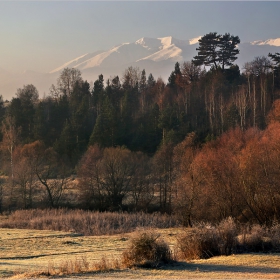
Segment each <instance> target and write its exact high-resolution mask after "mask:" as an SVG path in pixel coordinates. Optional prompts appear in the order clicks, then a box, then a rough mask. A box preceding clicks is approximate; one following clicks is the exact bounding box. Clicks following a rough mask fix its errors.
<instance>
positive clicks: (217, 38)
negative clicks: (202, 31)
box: [193, 32, 240, 70]
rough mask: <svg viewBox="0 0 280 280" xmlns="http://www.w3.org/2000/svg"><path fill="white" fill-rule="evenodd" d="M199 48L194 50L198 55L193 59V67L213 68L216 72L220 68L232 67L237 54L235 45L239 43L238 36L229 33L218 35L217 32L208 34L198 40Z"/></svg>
mask: <svg viewBox="0 0 280 280" xmlns="http://www.w3.org/2000/svg"><path fill="white" fill-rule="evenodd" d="M198 42H199V47H198V48H197V49H196V50H197V51H198V55H196V56H195V57H194V58H193V63H194V64H195V65H202V64H204V65H206V66H214V68H215V69H216V70H217V69H218V68H219V67H221V69H222V70H224V69H225V66H231V65H233V62H234V61H235V60H236V59H237V57H236V55H237V54H239V50H238V49H237V45H238V44H239V43H240V39H239V37H238V36H232V35H230V34H229V33H226V34H225V35H219V34H217V32H210V33H208V34H206V35H204V36H203V37H201V39H199V40H198Z"/></svg>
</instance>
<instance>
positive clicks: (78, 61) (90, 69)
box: [0, 36, 280, 99]
mask: <svg viewBox="0 0 280 280" xmlns="http://www.w3.org/2000/svg"><path fill="white" fill-rule="evenodd" d="M199 38H200V37H197V38H193V39H191V40H187V41H183V40H178V39H176V38H174V37H171V36H170V37H164V38H146V37H143V38H141V39H139V40H137V41H136V42H133V43H123V44H120V45H118V46H114V47H112V48H111V49H109V50H106V51H95V52H93V53H87V54H84V55H82V56H79V57H77V58H75V59H73V60H71V61H69V62H66V63H65V64H63V65H61V66H59V67H57V68H56V69H53V70H52V71H50V72H49V73H36V72H33V71H25V72H24V73H22V74H21V75H18V74H17V75H14V74H11V73H8V72H7V71H5V69H0V94H2V95H3V97H4V99H11V98H12V97H13V96H14V95H15V92H16V89H17V88H20V87H22V86H23V85H24V84H29V83H32V84H34V85H35V86H36V87H37V88H38V90H39V92H40V96H43V94H44V93H46V94H48V92H49V88H50V86H51V84H55V83H56V79H57V78H58V76H59V73H60V72H61V71H62V70H63V69H64V68H66V67H69V68H72V67H73V68H77V69H79V70H81V72H82V77H83V78H84V79H85V80H88V81H89V82H90V81H95V80H96V79H97V78H98V75H99V74H103V75H104V77H105V79H107V78H110V77H113V76H115V75H119V76H120V77H122V74H123V72H124V70H125V69H126V68H128V67H129V66H133V67H139V69H140V70H142V69H145V70H146V74H147V75H149V73H152V74H153V76H154V77H155V78H158V77H162V78H163V79H164V80H165V81H167V78H168V76H169V75H170V73H171V71H172V70H173V69H174V65H175V63H176V62H177V61H178V62H183V61H190V60H191V59H192V58H193V57H194V56H195V55H196V54H197V51H196V48H197V47H198V39H199ZM238 48H239V49H240V54H239V55H238V59H237V60H236V63H237V64H238V65H239V66H240V68H242V66H243V65H244V63H245V62H249V61H252V60H253V59H254V57H256V56H263V55H264V56H267V55H268V53H269V52H271V53H275V52H280V38H276V39H269V40H265V41H254V42H248V43H240V44H239V46H238Z"/></svg>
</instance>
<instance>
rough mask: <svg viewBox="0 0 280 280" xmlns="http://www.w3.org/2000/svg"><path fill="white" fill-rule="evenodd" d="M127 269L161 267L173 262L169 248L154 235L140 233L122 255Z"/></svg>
mask: <svg viewBox="0 0 280 280" xmlns="http://www.w3.org/2000/svg"><path fill="white" fill-rule="evenodd" d="M122 261H123V264H124V266H126V267H146V268H148V267H153V268H155V267H159V266H161V265H164V264H167V263H170V262H172V261H173V258H172V253H171V250H170V248H169V246H168V245H167V244H166V243H165V242H164V241H163V240H160V239H159V235H156V234H154V233H151V232H149V233H146V232H144V233H140V234H138V235H137V236H136V237H135V238H133V239H132V240H131V244H130V247H129V248H128V250H126V251H124V252H123V254H122Z"/></svg>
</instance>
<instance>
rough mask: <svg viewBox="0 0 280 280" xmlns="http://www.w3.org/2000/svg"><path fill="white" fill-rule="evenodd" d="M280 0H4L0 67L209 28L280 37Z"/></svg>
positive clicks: (50, 63) (39, 65)
mask: <svg viewBox="0 0 280 280" xmlns="http://www.w3.org/2000/svg"><path fill="white" fill-rule="evenodd" d="M279 11H280V2H267V1H266V2H257V1H256V2H253V1H250V2H241V1H233V2H228V1H225V2H220V1H218V2H212V1H206V2H202V1H201V2H200V1H199V2H191V1H186V2H182V1H179V2H171V1H170V2H166V1H164V2H162V1H155V2H149V1H147V2H143V1H141V2H134V1H133V2H127V1H124V2H116V1H113V2H91V1H88V2H72V1H71V2H68V1H61V2H53V1H49V2H47V1H46V2H43V1H42V2H34V1H32V2H21V1H19V2H8V1H7V2H2V1H0V38H1V39H0V68H3V69H7V70H10V71H16V70H18V71H23V70H26V69H28V70H35V71H41V72H48V71H50V70H52V69H54V68H56V67H58V66H60V65H61V64H63V63H64V62H67V61H68V60H71V59H73V58H75V57H77V56H80V55H82V54H84V53H88V52H94V51H96V50H100V49H104V50H106V49H109V48H111V47H112V46H114V45H117V44H120V43H123V42H133V41H136V40H137V39H140V38H141V37H155V38H157V37H164V36H174V37H175V38H177V39H182V40H187V39H191V38H194V37H197V36H200V35H205V34H206V33H209V32H218V33H221V34H223V33H225V32H229V33H231V34H232V35H238V36H239V37H240V39H241V41H242V42H247V41H255V40H265V39H270V38H279V37H280V16H279Z"/></svg>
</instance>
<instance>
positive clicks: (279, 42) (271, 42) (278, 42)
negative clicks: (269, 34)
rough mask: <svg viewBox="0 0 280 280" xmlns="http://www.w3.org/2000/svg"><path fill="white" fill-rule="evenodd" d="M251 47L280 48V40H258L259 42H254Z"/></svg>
mask: <svg viewBox="0 0 280 280" xmlns="http://www.w3.org/2000/svg"><path fill="white" fill-rule="evenodd" d="M251 45H259V46H262V45H270V46H275V47H280V38H275V39H268V40H264V41H262V40H258V41H253V42H251Z"/></svg>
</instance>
